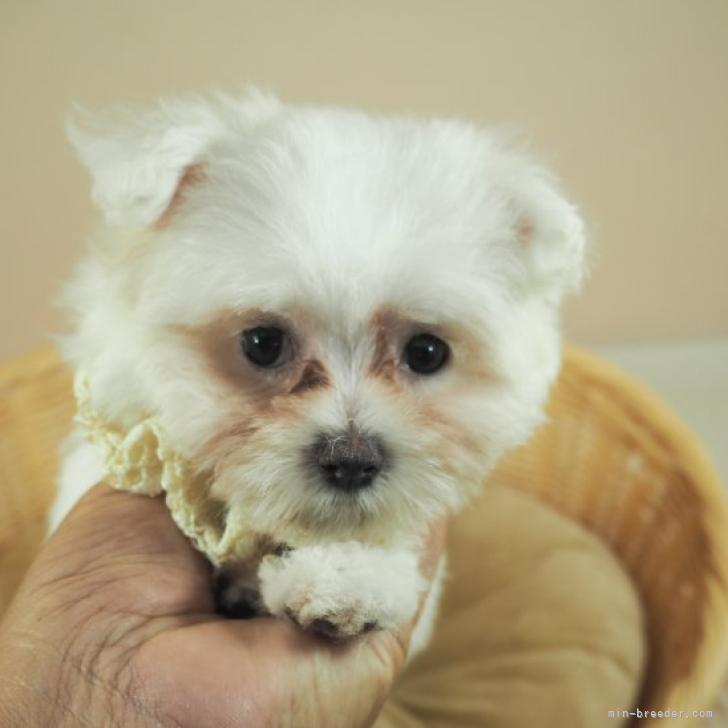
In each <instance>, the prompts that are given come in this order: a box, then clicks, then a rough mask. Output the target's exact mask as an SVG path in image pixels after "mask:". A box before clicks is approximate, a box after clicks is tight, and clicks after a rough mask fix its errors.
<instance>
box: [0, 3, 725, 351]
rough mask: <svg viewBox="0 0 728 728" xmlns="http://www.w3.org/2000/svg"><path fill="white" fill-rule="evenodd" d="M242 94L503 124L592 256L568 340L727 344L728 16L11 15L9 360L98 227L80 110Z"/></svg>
mask: <svg viewBox="0 0 728 728" xmlns="http://www.w3.org/2000/svg"><path fill="white" fill-rule="evenodd" d="M243 83H255V84H258V85H261V86H263V87H267V88H270V89H274V90H276V91H277V92H279V93H280V94H281V95H283V96H285V97H288V98H290V99H296V100H298V99H300V100H308V101H311V100H315V101H325V102H337V103H343V104H349V105H357V106H363V107H366V108H370V109H376V110H384V111H387V110H397V111H412V112H415V113H430V112H437V113H444V114H451V115H462V116H467V117H472V118H474V119H477V120H479V121H482V122H484V123H496V124H501V123H504V122H505V123H515V124H516V125H517V126H519V127H520V128H521V129H523V130H524V131H525V132H526V133H527V135H528V136H529V137H530V138H531V139H532V140H533V146H534V147H535V148H536V149H537V150H540V151H541V152H542V153H543V154H544V155H545V157H546V158H547V159H548V160H550V161H551V162H553V163H554V164H555V165H556V167H557V168H558V169H559V170H560V172H561V175H562V177H563V178H564V181H565V183H566V186H567V188H568V189H569V190H570V191H571V193H572V196H573V197H574V198H575V199H576V200H578V201H579V202H580V204H581V205H582V207H583V209H584V211H585V214H586V216H587V218H588V220H589V221H590V224H591V227H592V231H593V237H594V239H595V241H596V243H597V248H598V254H597V256H596V260H595V263H596V265H595V271H594V275H593V277H592V280H591V282H590V284H589V286H588V288H587V290H586V292H585V293H584V294H583V295H582V296H581V297H580V298H579V299H578V301H577V300H575V301H574V302H572V304H571V306H570V308H569V312H568V331H569V335H570V336H571V338H575V339H577V340H579V341H582V342H587V343H601V344H604V343H610V342H617V341H630V340H636V339H651V338H662V337H668V338H670V337H700V336H709V335H719V334H728V293H727V292H726V288H727V286H726V279H727V278H728V204H727V200H726V198H727V197H728V2H726V0H713V1H711V0H689V1H687V0H651V1H638V0H634V1H632V2H625V1H621V2H607V1H605V0H599V1H597V0H572V1H568V0H549V1H548V2H540V1H538V0H500V1H498V2H489V1H487V0H480V1H476V0H472V1H471V0H452V1H449V2H447V1H445V0H440V1H438V2H435V1H429V2H428V1H425V0H422V1H420V2H417V1H415V0H386V1H385V0H368V1H367V2H334V1H333V0H328V1H327V0H318V1H315V0H298V1H297V0H289V1H287V2H286V1H283V0H267V1H264V0H259V1H258V2H242V1H240V0H238V1H233V0H227V1H226V0H212V1H210V2H206V3H202V2H193V1H191V0H166V1H162V0H124V2H111V0H66V1H65V2H58V1H57V0H33V1H32V2H31V1H29V0H22V1H21V0H3V2H2V4H0V89H2V107H3V110H2V113H1V114H0V159H1V160H2V165H0V200H1V202H0V204H1V205H2V208H1V212H2V214H0V328H1V330H2V336H0V357H6V356H10V355H13V354H16V353H20V352H21V351H23V350H26V349H28V348H30V347H32V346H35V345H38V344H40V343H42V342H43V341H44V340H45V339H46V337H47V335H48V333H49V332H51V331H58V330H60V328H61V326H62V324H61V321H62V319H61V318H60V317H59V316H58V314H57V313H55V312H54V311H53V310H52V306H51V301H52V298H53V296H54V294H55V293H56V291H57V289H58V287H59V285H60V282H61V281H62V280H63V279H64V278H65V277H66V276H67V274H68V272H69V270H70V268H71V266H72V263H73V260H74V259H75V258H76V257H77V256H78V254H79V253H80V251H81V249H82V242H81V241H82V239H83V235H84V232H85V231H86V230H87V229H88V227H89V220H90V212H91V210H90V206H89V205H88V203H87V201H86V196H87V191H88V190H87V182H86V179H85V177H84V174H83V173H82V171H81V169H80V167H79V166H78V165H77V164H76V163H75V161H74V160H73V158H72V155H71V152H70V150H69V148H68V147H67V145H66V143H65V141H64V138H63V133H62V118H63V115H64V113H65V112H66V111H67V110H68V109H69V107H70V105H71V103H72V102H73V101H79V102H82V103H83V104H85V105H88V106H98V105H103V104H108V103H118V102H123V103H131V104H140V103H142V104H143V103H147V102H149V101H150V100H151V99H153V98H154V97H155V96H156V95H158V94H160V93H169V92H176V91H186V90H192V91H202V90H205V89H208V88H211V87H218V88H223V89H234V88H235V87H237V86H239V85H241V84H243Z"/></svg>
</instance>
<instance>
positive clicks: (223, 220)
mask: <svg viewBox="0 0 728 728" xmlns="http://www.w3.org/2000/svg"><path fill="white" fill-rule="evenodd" d="M70 134H71V139H72V141H73V143H74V145H75V147H76V149H77V151H78V154H79V156H80V158H81V160H82V161H83V162H84V164H85V165H86V166H87V167H88V169H89V171H90V173H91V177H92V181H93V199H94V201H95V202H96V204H97V205H98V207H99V209H100V211H101V213H102V214H103V219H104V226H103V229H102V230H101V232H100V233H99V234H98V235H97V236H96V238H95V239H94V241H93V245H92V248H91V251H90V254H89V255H88V257H86V258H85V259H84V260H83V261H82V263H81V264H80V266H79V268H78V270H77V272H76V275H75V278H74V279H73V281H72V282H71V284H70V285H69V287H68V288H67V291H66V301H67V303H68V304H69V306H70V307H71V309H72V310H73V312H74V314H75V319H76V328H75V331H74V333H73V334H72V335H71V336H69V337H68V338H67V339H66V341H65V347H64V349H65V354H66V356H67V358H68V360H69V361H70V362H71V364H72V365H73V366H74V367H76V368H80V369H83V371H84V372H85V373H86V375H87V377H88V383H89V388H90V395H91V398H92V401H93V404H94V407H95V408H96V410H97V411H98V412H101V413H102V414H103V415H104V416H105V417H107V418H108V419H109V420H110V421H113V422H115V423H118V424H119V425H120V426H122V427H131V426H132V425H133V424H134V423H136V422H138V421H139V419H140V418H141V417H143V416H145V415H148V414H150V413H152V414H153V415H154V416H155V417H156V419H157V421H158V423H159V425H160V427H161V428H162V429H163V431H164V432H165V433H166V437H167V441H168V442H169V443H173V444H174V445H175V447H176V448H177V449H178V450H179V451H180V452H181V453H184V454H185V456H186V457H187V458H188V459H189V460H190V461H191V462H192V463H193V464H194V466H195V467H196V468H199V469H200V470H208V471H211V472H213V473H214V483H213V486H212V496H213V497H215V498H217V499H219V500H221V501H223V502H224V503H225V504H226V506H227V508H228V509H229V512H230V513H234V514H236V517H238V518H244V519H246V522H247V523H249V524H250V529H251V530H252V531H253V532H255V533H259V534H264V535H265V536H266V537H272V538H273V539H275V540H276V541H277V542H279V543H282V544H286V546H288V547H290V548H291V549H292V550H287V551H284V552H279V553H275V554H269V555H267V556H265V557H264V558H262V561H261V560H260V559H257V560H256V559H252V557H251V563H249V564H246V565H245V569H244V571H246V576H245V577H244V580H245V579H247V580H248V581H249V582H251V579H252V582H251V583H253V584H254V585H256V587H257V588H258V589H259V590H260V593H261V599H262V605H263V607H264V608H265V609H266V610H267V611H269V612H271V613H273V614H288V615H289V616H292V617H293V618H294V619H295V620H296V621H299V622H300V623H301V624H303V625H308V624H321V623H322V622H321V620H326V622H325V623H326V624H328V625H329V626H331V625H332V624H333V629H335V630H338V631H339V632H340V634H342V635H343V636H349V635H351V634H356V633H357V632H359V631H362V630H363V629H364V627H365V626H367V627H369V626H371V625H378V626H381V627H386V628H392V629H396V628H397V627H399V626H401V625H402V624H404V623H405V622H407V621H408V620H409V619H411V618H412V616H413V614H414V612H415V610H416V607H417V604H418V600H419V595H420V593H421V591H422V589H423V588H424V586H425V585H424V582H423V579H422V577H421V576H420V574H419V570H418V567H417V563H418V558H417V552H418V550H419V548H420V543H421V540H422V538H423V535H424V533H425V532H426V531H427V530H428V527H429V526H430V524H432V523H433V522H434V521H435V520H436V519H438V518H440V517H442V516H444V515H447V514H449V513H452V512H454V511H455V510H457V509H458V508H460V507H461V506H462V505H463V504H464V503H465V502H466V501H467V499H468V498H469V497H470V496H471V495H472V494H473V493H475V492H476V491H477V489H478V488H479V486H480V485H481V483H482V482H483V480H484V478H485V476H486V475H487V473H488V471H489V470H490V469H491V468H492V466H493V465H494V463H495V462H496V461H497V460H498V458H499V457H500V456H501V455H502V454H503V453H504V452H505V451H506V450H508V449H510V448H512V447H514V446H516V445H518V444H519V443H522V442H523V441H524V440H525V439H526V438H527V437H528V436H529V434H530V433H531V432H532V431H533V429H534V427H535V426H536V425H537V424H538V423H539V422H540V421H541V420H542V418H543V409H542V408H543V405H544V402H545V399H546V396H547V392H548V389H549V386H550V384H551V382H552V381H553V379H554V377H555V375H556V373H557V370H558V368H559V363H560V340H559V327H558V307H559V303H560V301H561V299H562V296H563V295H564V293H565V292H567V291H569V290H570V289H573V288H575V287H576V286H577V285H578V283H579V281H580V279H581V276H582V269H583V258H584V254H583V253H584V233H583V226H582V222H581V219H580V217H579V215H578V214H577V211H576V210H575V208H574V207H573V206H572V205H571V204H569V203H568V202H567V201H566V200H565V199H564V198H563V196H562V194H561V192H560V191H559V189H558V186H557V185H556V183H555V181H554V179H553V178H552V176H551V175H550V174H549V173H548V172H547V171H546V170H545V169H544V168H543V167H542V166H540V165H538V164H536V163H534V162H533V161H531V160H530V159H529V158H528V157H527V156H525V155H524V154H522V153H521V152H520V151H518V150H517V149H514V148H512V146H511V145H510V144H509V142H507V140H504V139H502V138H500V137H499V135H497V134H493V133H489V132H487V131H484V130H482V129H480V128H477V127H476V126H474V125H471V124H467V123H463V122H459V121H450V120H429V121H424V120H417V119H410V118H378V117H372V116H368V115H365V114H363V113H358V112H355V111H348V110H341V109H335V108H321V107H307V106H292V105H285V104H282V103H280V102H279V101H278V100H277V99H275V98H273V97H271V96H267V95H263V94H260V93H258V92H250V93H248V94H246V95H245V96H243V97H240V98H237V97H236V98H233V97H227V96H217V97H214V98H210V99H193V100H186V101H174V102H165V103H162V104H160V105H159V106H158V108H157V109H156V110H155V111H152V112H150V113H146V114H130V113H122V114H114V115H112V117H111V118H105V119H104V120H103V121H99V120H93V119H92V120H89V119H85V120H84V121H83V122H82V124H81V125H79V126H75V127H73V128H72V129H71V132H70ZM271 323H273V324H275V325H276V326H278V327H280V328H284V329H285V330H286V331H287V332H288V333H289V334H290V336H291V339H292V340H293V341H294V342H295V346H294V349H295V352H294V354H293V356H292V360H291V361H290V362H289V363H287V364H286V366H285V367H282V370H283V371H278V370H276V371H275V372H271V371H268V370H262V369H257V368H256V367H255V366H253V365H252V364H251V363H250V362H249V361H247V360H246V359H245V357H244V356H243V355H242V353H241V351H240V333H241V332H242V331H243V330H245V329H247V328H250V327H251V326H257V325H266V324H268V325H270V324H271ZM417 333H433V334H435V335H436V336H438V337H439V338H440V339H442V340H444V341H446V342H447V343H448V345H449V347H450V350H451V356H450V359H449V361H448V362H447V364H446V366H445V367H443V368H442V369H441V370H440V371H438V372H436V373H434V374H431V375H417V374H415V373H414V372H412V371H411V370H409V369H408V367H407V366H406V363H405V362H403V360H402V351H403V348H404V346H405V345H406V342H407V340H408V339H409V338H410V337H411V336H413V335H414V334H417ZM351 428H355V429H356V430H357V431H358V432H363V433H367V434H368V435H371V436H376V437H377V438H378V439H379V441H380V442H381V443H382V444H383V447H384V449H385V451H386V453H387V466H386V468H384V469H383V470H382V472H381V473H380V475H379V476H378V477H377V478H376V479H375V481H374V482H373V483H372V484H371V485H370V486H368V487H366V488H363V489H361V490H360V491H357V492H356V493H341V492H339V491H337V490H336V489H334V488H331V487H330V486H328V485H327V484H326V483H325V482H323V480H322V479H321V478H319V477H318V476H317V475H316V473H315V472H313V471H312V470H311V468H310V463H309V461H308V460H307V457H306V453H307V452H308V451H309V450H310V448H311V446H312V444H313V443H314V442H315V441H316V438H317V437H318V436H319V435H320V433H337V432H342V431H344V430H347V429H349V430H350V429H351ZM73 443H74V444H73V445H72V446H71V450H70V452H69V453H68V456H67V458H66V460H65V466H64V469H63V473H62V477H61V483H60V491H59V497H58V500H57V502H56V506H55V508H54V510H53V514H52V523H53V524H56V523H58V521H59V520H60V519H61V518H62V517H63V515H64V514H65V512H66V511H67V510H68V508H69V507H70V506H71V505H72V504H73V502H74V501H75V500H76V498H77V497H78V496H79V495H80V493H82V492H83V490H85V489H86V488H87V487H88V486H89V485H91V484H92V483H94V482H95V481H97V480H98V479H99V478H100V477H101V476H102V474H103V463H101V462H100V459H99V457H98V455H97V454H96V453H94V452H93V450H92V446H91V445H89V444H82V443H81V440H80V439H78V437H77V438H76V439H75V440H74V441H73ZM438 591H439V584H438V586H437V587H436V589H435V590H434V592H433V594H435V596H433V597H432V598H431V599H430V600H429V602H428V606H427V609H425V610H424V613H425V618H424V619H422V620H421V623H420V626H419V627H418V634H419V636H416V642H417V647H421V646H422V644H423V643H424V642H425V641H426V639H427V634H428V631H429V629H430V627H431V622H432V619H433V617H434V613H435V608H434V603H435V602H436V594H437V593H438ZM317 620H318V621H317Z"/></svg>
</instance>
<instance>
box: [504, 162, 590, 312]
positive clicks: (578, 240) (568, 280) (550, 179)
mask: <svg viewBox="0 0 728 728" xmlns="http://www.w3.org/2000/svg"><path fill="white" fill-rule="evenodd" d="M509 188H510V189H509V190H508V193H507V194H508V198H509V207H510V209H511V211H512V213H513V215H514V217H513V228H512V235H513V236H515V238H516V239H515V246H516V248H517V251H518V254H519V257H520V260H521V267H522V269H524V272H525V274H526V278H527V282H526V285H527V286H528V287H529V288H530V289H531V291H533V292H534V293H537V294H540V295H542V296H543V297H545V298H546V299H548V300H551V301H553V302H554V303H558V301H559V300H560V299H561V297H562V296H563V295H564V294H565V293H568V292H569V291H573V290H576V289H577V288H578V287H579V285H580V284H581V281H582V279H583V277H584V274H585V269H586V247H587V246H586V232H585V226H584V222H583V220H582V218H581V215H580V214H579V212H578V210H577V208H576V207H575V206H574V205H572V204H571V203H570V202H569V201H568V200H567V199H566V198H565V197H564V195H563V193H562V192H561V190H560V188H559V185H558V182H557V180H556V179H555V178H554V176H553V175H552V174H551V173H550V172H548V170H546V169H545V168H543V167H541V166H539V165H537V164H534V163H531V162H528V161H525V160H521V163H520V164H519V165H518V168H517V170H516V171H515V174H513V175H512V176H510V185H509Z"/></svg>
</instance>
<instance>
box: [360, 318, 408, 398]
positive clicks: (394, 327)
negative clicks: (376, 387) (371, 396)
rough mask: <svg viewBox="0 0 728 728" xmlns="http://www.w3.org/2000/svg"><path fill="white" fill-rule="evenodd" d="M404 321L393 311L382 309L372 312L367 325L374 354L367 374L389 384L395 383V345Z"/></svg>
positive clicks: (396, 358) (397, 355)
mask: <svg viewBox="0 0 728 728" xmlns="http://www.w3.org/2000/svg"><path fill="white" fill-rule="evenodd" d="M406 323H407V322H406V319H404V318H403V317H400V316H398V315H397V314H396V313H395V312H394V311H390V310H384V311H379V312H377V313H376V314H374V316H373V317H372V320H371V323H370V325H369V329H370V331H371V332H372V335H373V338H374V354H373V356H372V361H371V364H370V365H369V376H371V377H375V378H376V379H379V380H380V381H381V382H384V383H386V384H389V385H393V384H397V382H398V377H397V374H398V370H399V351H397V348H396V345H397V340H398V338H399V337H400V335H401V332H402V329H403V328H404V327H405V325H406Z"/></svg>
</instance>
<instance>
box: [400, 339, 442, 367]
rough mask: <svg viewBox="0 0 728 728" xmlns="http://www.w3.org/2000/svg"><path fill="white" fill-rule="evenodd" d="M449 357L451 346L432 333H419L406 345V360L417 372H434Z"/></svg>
mask: <svg viewBox="0 0 728 728" xmlns="http://www.w3.org/2000/svg"><path fill="white" fill-rule="evenodd" d="M449 358H450V347H449V346H448V345H447V344H446V343H445V342H444V341H443V340H442V339H438V338H437V336H433V335H432V334H417V336H413V337H412V338H411V339H410V340H409V341H408V342H407V345H406V346H405V347H404V356H403V359H404V362H405V364H407V366H408V367H409V368H410V369H411V370H412V371H413V372H415V373H417V374H434V373H435V372H436V371H438V370H440V369H442V367H444V366H445V364H447V360H448V359H449Z"/></svg>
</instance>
